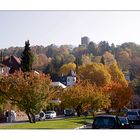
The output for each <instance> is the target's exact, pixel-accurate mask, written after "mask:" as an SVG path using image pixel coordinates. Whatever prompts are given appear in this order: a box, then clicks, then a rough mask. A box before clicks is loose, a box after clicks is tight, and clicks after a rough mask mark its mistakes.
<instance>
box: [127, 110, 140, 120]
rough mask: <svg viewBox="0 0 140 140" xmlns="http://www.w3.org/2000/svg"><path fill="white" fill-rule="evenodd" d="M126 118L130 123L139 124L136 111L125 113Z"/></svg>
mask: <svg viewBox="0 0 140 140" xmlns="http://www.w3.org/2000/svg"><path fill="white" fill-rule="evenodd" d="M126 116H127V118H128V119H129V121H131V123H140V115H139V113H138V111H136V110H131V111H128V112H127V113H126Z"/></svg>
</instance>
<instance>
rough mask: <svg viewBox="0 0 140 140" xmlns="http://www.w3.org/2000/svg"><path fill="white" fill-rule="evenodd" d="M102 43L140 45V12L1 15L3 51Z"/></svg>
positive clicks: (63, 12)
mask: <svg viewBox="0 0 140 140" xmlns="http://www.w3.org/2000/svg"><path fill="white" fill-rule="evenodd" d="M83 36H88V37H89V38H90V40H91V41H94V42H95V43H99V42H100V41H103V40H105V41H108V42H109V43H110V44H111V43H115V44H116V45H117V44H118V45H119V44H121V43H123V42H135V43H137V44H140V11H0V48H8V47H10V46H24V42H25V40H27V39H29V40H30V44H31V45H44V46H47V45H49V44H52V43H53V44H56V45H61V44H72V45H76V46H78V45H79V44H80V42H81V37H83Z"/></svg>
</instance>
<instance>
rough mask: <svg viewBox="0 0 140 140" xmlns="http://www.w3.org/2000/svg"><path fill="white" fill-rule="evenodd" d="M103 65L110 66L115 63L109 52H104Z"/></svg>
mask: <svg viewBox="0 0 140 140" xmlns="http://www.w3.org/2000/svg"><path fill="white" fill-rule="evenodd" d="M102 60H103V64H104V65H107V66H110V65H112V64H113V63H116V60H115V58H114V56H113V55H112V54H111V53H110V52H107V51H106V52H105V53H104V54H103V56H102Z"/></svg>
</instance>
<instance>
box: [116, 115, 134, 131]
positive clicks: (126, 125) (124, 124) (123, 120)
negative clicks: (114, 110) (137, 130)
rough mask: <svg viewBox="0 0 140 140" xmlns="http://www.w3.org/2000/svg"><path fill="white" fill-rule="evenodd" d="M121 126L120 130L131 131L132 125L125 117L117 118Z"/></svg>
mask: <svg viewBox="0 0 140 140" xmlns="http://www.w3.org/2000/svg"><path fill="white" fill-rule="evenodd" d="M118 118H119V120H120V122H121V124H122V128H124V129H131V128H133V125H132V123H131V122H130V121H129V120H128V118H127V117H118Z"/></svg>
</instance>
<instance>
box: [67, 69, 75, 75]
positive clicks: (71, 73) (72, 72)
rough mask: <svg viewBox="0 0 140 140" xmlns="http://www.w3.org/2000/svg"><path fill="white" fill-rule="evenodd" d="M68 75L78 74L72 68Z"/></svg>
mask: <svg viewBox="0 0 140 140" xmlns="http://www.w3.org/2000/svg"><path fill="white" fill-rule="evenodd" d="M67 76H76V73H75V72H74V71H73V70H72V69H71V70H70V71H69V73H68V75H67Z"/></svg>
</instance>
